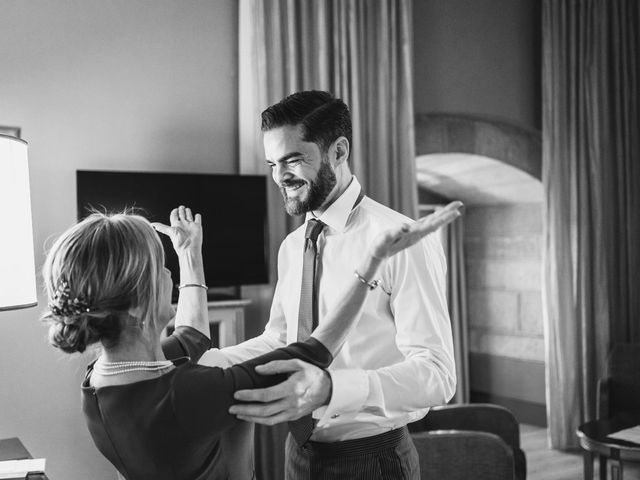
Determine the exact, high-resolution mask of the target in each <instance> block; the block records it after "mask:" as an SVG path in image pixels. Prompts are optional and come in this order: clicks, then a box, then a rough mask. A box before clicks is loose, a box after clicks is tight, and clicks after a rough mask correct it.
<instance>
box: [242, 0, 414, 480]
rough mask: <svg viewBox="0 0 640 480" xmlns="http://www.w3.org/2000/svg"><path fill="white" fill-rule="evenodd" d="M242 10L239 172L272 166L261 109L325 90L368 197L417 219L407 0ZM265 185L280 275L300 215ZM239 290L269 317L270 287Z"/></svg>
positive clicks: (342, 0)
mask: <svg viewBox="0 0 640 480" xmlns="http://www.w3.org/2000/svg"><path fill="white" fill-rule="evenodd" d="M239 9H240V11H239V17H240V24H239V56H240V72H239V85H240V88H239V106H240V112H239V122H240V126H239V130H240V165H239V170H240V172H241V173H246V174H256V173H260V174H262V173H266V167H265V165H264V154H263V148H262V135H261V133H260V113H261V112H262V110H264V109H265V108H266V107H267V106H269V105H271V104H273V103H275V102H277V101H279V100H280V99H282V98H283V97H285V96H286V95H288V94H291V93H293V92H295V91H299V90H310V89H318V90H327V91H330V92H331V93H333V94H334V95H336V96H337V97H340V98H342V99H343V100H344V101H345V102H346V103H347V105H349V107H350V109H351V113H352V117H353V144H352V159H351V162H352V163H351V165H352V170H353V171H354V173H355V174H356V175H357V176H358V179H359V180H360V182H361V184H362V185H363V187H364V189H365V191H366V193H367V195H369V196H370V197H372V198H374V199H375V200H377V201H379V202H381V203H383V204H385V205H388V206H390V207H391V208H393V209H395V210H398V211H400V212H403V213H405V214H406V215H408V216H410V217H412V218H414V217H415V214H416V209H417V191H416V174H415V152H414V149H415V142H414V127H413V90H412V58H413V57H412V50H411V49H412V38H413V32H412V29H411V27H412V20H411V12H412V2H411V0H375V1H370V0H313V1H308V0H241V1H240V7H239ZM269 191H270V194H269V195H270V196H269V210H268V212H269V228H270V253H271V255H270V257H271V278H272V280H273V281H275V278H276V273H275V272H276V268H275V266H276V255H277V249H278V246H279V244H280V242H281V241H282V239H283V238H284V236H285V235H286V234H287V233H288V232H289V231H291V230H292V229H293V228H294V227H295V226H297V225H298V224H299V222H300V219H292V218H290V217H287V216H286V214H285V213H284V211H283V209H282V202H281V199H280V198H279V195H280V194H279V193H278V192H277V190H276V188H275V187H273V188H270V190H269ZM243 295H245V296H246V297H249V298H252V299H253V300H254V302H253V307H252V309H251V313H252V314H253V315H259V316H260V317H259V318H261V319H262V320H264V321H266V319H267V318H268V304H269V302H270V298H271V295H272V288H268V287H250V288H243ZM249 330H250V329H249ZM263 430H264V429H258V431H257V436H258V437H260V438H263V441H260V442H258V445H257V447H258V450H257V456H258V458H257V465H258V473H259V475H260V476H261V478H265V479H266V478H273V479H280V478H283V477H282V465H281V462H280V454H279V453H278V452H281V446H279V443H278V442H279V440H280V439H281V437H282V436H283V435H284V433H283V430H282V429H280V430H278V431H274V432H276V433H274V432H272V433H270V435H272V436H274V438H272V439H271V441H264V436H265V435H266V434H265V433H264V431H263ZM275 437H277V438H275ZM274 455H277V458H278V460H277V461H275V462H274V460H273V458H274Z"/></svg>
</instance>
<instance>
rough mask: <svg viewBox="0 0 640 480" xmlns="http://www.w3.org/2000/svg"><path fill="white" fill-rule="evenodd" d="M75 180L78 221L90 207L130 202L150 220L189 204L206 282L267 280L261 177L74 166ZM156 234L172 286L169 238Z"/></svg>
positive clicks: (114, 208)
mask: <svg viewBox="0 0 640 480" xmlns="http://www.w3.org/2000/svg"><path fill="white" fill-rule="evenodd" d="M76 185H77V194H78V196H77V199H78V203H77V205H78V220H81V219H83V218H84V217H86V216H87V215H88V214H89V213H90V211H91V209H94V210H98V211H102V212H104V211H107V212H121V211H123V210H124V209H125V208H128V207H133V208H135V209H136V213H138V214H140V215H142V216H144V217H146V218H147V219H148V220H149V221H151V222H162V223H164V224H168V223H169V214H170V212H171V210H172V209H173V208H175V207H177V206H179V205H185V206H187V207H190V208H191V210H192V211H193V213H194V214H195V213H200V214H202V225H203V235H204V240H203V246H202V249H203V254H204V255H203V256H204V269H205V276H206V281H207V285H208V286H209V287H231V286H239V285H250V284H260V283H268V281H269V277H268V256H267V252H268V248H267V236H266V225H267V224H266V221H267V204H266V202H267V195H266V177H264V176H261V175H210V174H185V173H148V172H115V171H86V170H78V171H77V174H76ZM159 235H160V234H159ZM160 238H161V239H162V243H163V246H164V251H165V253H166V255H165V256H166V265H167V267H168V268H169V269H170V270H171V274H172V277H173V280H174V284H176V285H177V283H178V281H179V269H178V259H177V257H176V255H175V252H174V251H173V247H172V246H171V242H170V240H169V239H168V238H167V237H166V236H165V235H160Z"/></svg>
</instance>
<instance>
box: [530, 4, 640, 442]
mask: <svg viewBox="0 0 640 480" xmlns="http://www.w3.org/2000/svg"><path fill="white" fill-rule="evenodd" d="M639 5H640V3H639V2H638V1H637V0H545V1H544V3H543V174H542V181H543V184H544V189H545V196H546V219H545V232H544V235H545V245H544V280H545V285H544V289H543V300H544V309H545V328H546V332H545V333H546V335H545V337H546V347H547V348H546V355H547V407H548V408H547V410H548V413H547V415H548V423H549V429H550V440H551V444H552V446H553V447H555V448H570V447H575V446H577V440H576V436H575V431H576V428H577V427H578V425H579V424H580V423H581V422H583V421H585V420H589V419H592V418H594V415H595V399H596V392H595V386H596V382H597V379H598V377H599V376H601V375H602V374H603V372H604V364H605V360H606V355H607V352H608V350H609V349H610V346H611V345H612V344H613V343H614V342H622V341H627V342H632V341H635V342H638V341H640V326H639V320H640V316H639V313H640V312H639V310H640V300H639V299H640V295H638V292H639V291H640V277H639V275H640V256H639V246H640V220H639V219H640V213H639V212H640V197H639V195H640V164H639V162H640V144H639V139H640V97H639V90H640V85H639V82H640V61H639V58H640V7H639Z"/></svg>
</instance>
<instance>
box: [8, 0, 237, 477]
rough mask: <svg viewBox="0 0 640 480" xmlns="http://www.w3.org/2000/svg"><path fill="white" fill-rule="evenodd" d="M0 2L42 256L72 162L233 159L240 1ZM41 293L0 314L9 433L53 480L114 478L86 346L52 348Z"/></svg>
mask: <svg viewBox="0 0 640 480" xmlns="http://www.w3.org/2000/svg"><path fill="white" fill-rule="evenodd" d="M0 8H1V13H0V125H10V126H19V127H22V135H23V138H24V139H25V140H27V141H28V142H29V160H30V168H31V186H32V187H31V188H32V202H33V222H34V233H35V245H36V265H38V266H40V265H41V264H42V260H43V251H44V247H43V245H44V244H45V241H46V240H47V239H50V238H51V237H52V236H53V235H55V234H56V233H59V232H61V231H62V230H63V229H64V228H66V227H67V226H68V225H70V224H72V223H73V222H74V220H75V214H76V212H75V210H76V207H75V201H76V198H75V170H76V169H123V170H158V171H180V172H207V173H232V172H235V171H236V168H237V158H236V157H237V86H236V77H237V46H236V44H237V6H236V2H235V1H234V0H216V1H212V0H189V1H188V2H186V1H178V0H153V1H151V0H108V1H105V0H75V1H74V0H29V1H24V0H2V2H1V4H0ZM2 208H11V206H10V205H3V206H2ZM0 225H1V226H0V235H10V234H11V231H10V227H11V226H10V225H4V224H2V223H1V222H0ZM4 273H6V272H3V274H4ZM39 301H40V306H39V307H37V308H32V309H28V310H23V311H16V312H0V329H1V332H2V334H1V335H0V438H6V437H11V436H18V437H20V438H21V439H22V440H23V442H24V443H25V445H26V446H27V448H28V449H29V450H30V451H31V452H32V453H33V454H34V455H35V456H38V457H39V456H43V457H47V472H48V474H49V476H50V478H51V479H52V480H87V479H92V480H102V479H113V478H114V474H113V469H112V468H111V467H110V466H109V465H108V463H107V462H106V461H105V460H104V459H103V458H102V457H101V456H100V455H99V453H98V452H97V450H96V449H95V447H94V446H93V444H92V442H91V439H90V438H89V436H88V434H87V432H86V428H85V426H84V423H83V419H82V416H81V413H80V393H79V384H80V382H81V378H82V373H83V370H84V367H85V365H86V363H87V358H86V356H85V357H81V356H67V355H64V354H61V353H59V352H57V351H55V350H54V349H53V348H51V347H50V346H48V344H47V342H46V331H45V328H44V327H43V326H42V325H40V323H39V321H38V317H39V315H40V313H41V312H42V309H43V307H44V300H43V298H42V296H41V297H40V298H39Z"/></svg>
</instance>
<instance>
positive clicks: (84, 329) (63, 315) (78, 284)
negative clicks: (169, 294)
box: [42, 213, 164, 353]
mask: <svg viewBox="0 0 640 480" xmlns="http://www.w3.org/2000/svg"><path fill="white" fill-rule="evenodd" d="M163 266H164V251H163V249H162V244H161V242H160V240H159V238H158V236H157V234H156V233H155V230H154V229H153V227H152V226H151V224H150V223H149V222H148V221H147V220H146V219H145V218H143V217H141V216H138V215H132V214H128V213H118V214H103V213H93V214H91V215H90V216H88V217H87V218H85V219H84V220H82V221H81V222H80V223H78V224H77V225H74V226H73V227H71V228H69V229H68V230H67V231H66V232H64V233H63V234H62V235H61V236H60V237H59V238H58V239H57V240H56V242H55V243H54V245H53V247H52V248H51V250H50V251H49V253H48V255H47V258H46V260H45V263H44V266H43V269H42V275H43V277H44V284H45V288H46V293H47V297H48V305H49V310H48V312H47V313H46V314H45V315H44V319H45V320H46V321H47V323H49V341H50V343H51V344H52V345H53V346H54V347H58V348H60V349H61V350H63V351H65V352H67V353H73V352H83V351H84V350H85V349H86V348H87V346H89V345H91V344H94V343H96V342H102V344H103V346H105V347H110V346H113V345H115V344H117V342H118V340H119V338H120V334H121V332H122V330H123V329H124V328H125V326H126V324H127V321H128V319H129V312H130V310H131V309H132V308H139V311H140V312H141V318H140V319H138V320H139V322H140V323H142V321H143V320H144V319H145V318H147V317H149V316H157V314H158V308H159V306H158V291H159V285H158V279H159V278H160V274H161V272H162V269H163Z"/></svg>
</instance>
